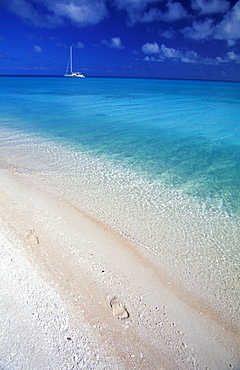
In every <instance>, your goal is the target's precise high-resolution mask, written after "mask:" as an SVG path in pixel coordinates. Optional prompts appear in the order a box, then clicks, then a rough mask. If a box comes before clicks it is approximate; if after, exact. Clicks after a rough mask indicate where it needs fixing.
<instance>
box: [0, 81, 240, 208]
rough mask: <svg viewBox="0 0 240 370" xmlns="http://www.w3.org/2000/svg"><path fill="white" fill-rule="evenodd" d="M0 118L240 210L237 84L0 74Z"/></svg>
mask: <svg viewBox="0 0 240 370" xmlns="http://www.w3.org/2000/svg"><path fill="white" fill-rule="evenodd" d="M1 86H2V87H3V88H2V89H1V91H2V94H1V103H0V104H1V120H2V122H3V124H4V125H6V124H5V122H4V121H5V119H6V118H7V119H8V121H7V127H11V128H16V129H19V130H22V131H24V132H31V133H34V134H38V135H43V136H49V137H52V138H53V139H56V138H57V139H58V140H61V141H62V142H63V143H64V144H71V145H73V146H75V147H76V148H79V147H81V149H83V150H86V151H88V152H91V153H94V154H95V155H100V156H107V157H109V159H110V160H114V161H117V162H120V163H124V164H126V166H130V167H131V168H132V169H133V170H134V171H137V172H140V173H144V175H145V176H148V177H149V178H150V179H152V178H154V179H155V180H156V179H157V180H159V181H160V182H161V183H163V184H167V185H171V186H173V187H174V188H176V189H178V190H181V191H183V192H185V193H187V194H190V195H193V196H199V197H202V198H205V199H206V198H207V199H209V198H210V199H212V200H213V203H214V204H215V205H217V206H221V207H223V209H224V210H227V211H229V212H233V213H236V214H238V215H239V214H240V84H239V83H225V82H224V83H221V82H198V81H193V82H192V81H164V80H131V79H100V78H98V79H94V78H91V79H90V78H89V79H86V80H84V81H81V82H80V81H78V80H67V81H66V80H65V79H62V78H35V79H34V78H12V79H11V78H2V79H1Z"/></svg>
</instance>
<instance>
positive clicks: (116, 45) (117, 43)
mask: <svg viewBox="0 0 240 370" xmlns="http://www.w3.org/2000/svg"><path fill="white" fill-rule="evenodd" d="M102 43H103V44H104V45H107V46H108V47H109V48H111V49H123V48H124V46H123V45H122V41H121V39H120V37H112V38H111V40H110V41H107V40H102Z"/></svg>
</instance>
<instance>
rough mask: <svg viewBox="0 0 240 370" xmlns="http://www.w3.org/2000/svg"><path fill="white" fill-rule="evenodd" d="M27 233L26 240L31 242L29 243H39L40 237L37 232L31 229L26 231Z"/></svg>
mask: <svg viewBox="0 0 240 370" xmlns="http://www.w3.org/2000/svg"><path fill="white" fill-rule="evenodd" d="M25 235H26V241H27V242H28V243H29V244H32V245H33V244H39V239H38V237H37V235H36V233H35V232H34V230H29V231H27V232H26V233H25Z"/></svg>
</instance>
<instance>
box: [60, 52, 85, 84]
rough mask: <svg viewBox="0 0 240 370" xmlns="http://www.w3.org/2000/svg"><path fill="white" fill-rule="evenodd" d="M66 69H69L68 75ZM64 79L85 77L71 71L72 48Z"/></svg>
mask: <svg viewBox="0 0 240 370" xmlns="http://www.w3.org/2000/svg"><path fill="white" fill-rule="evenodd" d="M68 69H70V73H68ZM64 77H81V78H85V76H84V75H83V74H82V73H81V72H73V70H72V46H70V57H69V61H68V65H67V69H66V73H65V75H64Z"/></svg>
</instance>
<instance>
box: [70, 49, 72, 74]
mask: <svg viewBox="0 0 240 370" xmlns="http://www.w3.org/2000/svg"><path fill="white" fill-rule="evenodd" d="M70 73H71V74H72V46H70Z"/></svg>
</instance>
